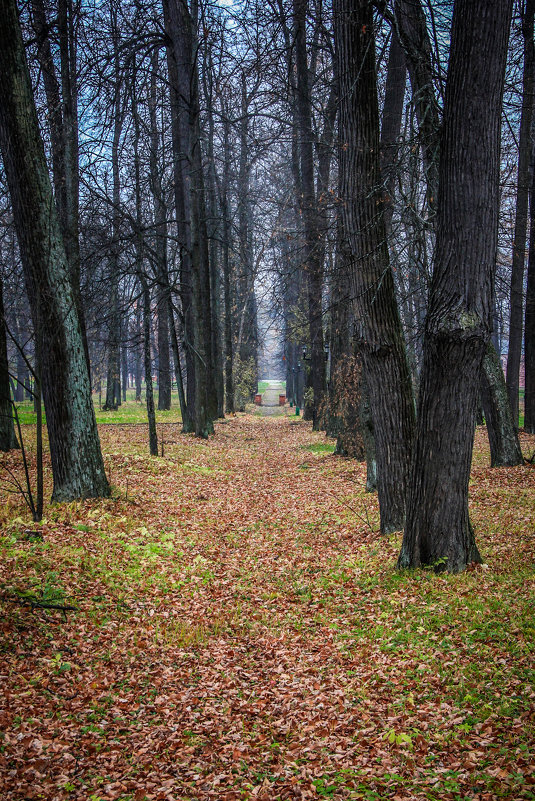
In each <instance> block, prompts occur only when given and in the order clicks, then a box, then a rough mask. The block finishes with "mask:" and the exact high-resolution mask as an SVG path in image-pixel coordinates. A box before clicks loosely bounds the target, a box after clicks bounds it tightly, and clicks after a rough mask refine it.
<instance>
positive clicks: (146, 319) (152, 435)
mask: <svg viewBox="0 0 535 801" xmlns="http://www.w3.org/2000/svg"><path fill="white" fill-rule="evenodd" d="M141 286H142V289H143V363H144V365H145V399H146V402H147V420H148V424H149V451H150V455H151V456H158V434H157V432H156V412H155V410H154V390H153V387H152V362H151V357H150V327H151V308H150V291H149V287H148V284H147V281H146V280H145V278H144V277H141Z"/></svg>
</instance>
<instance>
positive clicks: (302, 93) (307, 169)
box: [293, 0, 326, 428]
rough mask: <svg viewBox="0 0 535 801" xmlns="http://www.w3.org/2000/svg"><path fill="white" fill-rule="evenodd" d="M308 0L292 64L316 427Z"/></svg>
mask: <svg viewBox="0 0 535 801" xmlns="http://www.w3.org/2000/svg"><path fill="white" fill-rule="evenodd" d="M307 6H308V2H307V0H294V4H293V13H294V35H295V64H296V74H297V85H296V88H297V91H296V112H297V129H298V145H299V162H300V180H301V210H302V214H303V219H304V232H305V258H304V269H305V271H306V275H307V290H308V325H309V336H310V349H311V353H310V356H311V360H310V385H311V387H312V389H313V392H314V399H313V425H314V428H317V427H318V411H319V408H320V405H321V402H322V400H323V395H324V393H325V389H326V384H325V352H324V344H323V316H322V295H323V260H324V249H323V248H322V247H321V245H322V242H323V238H324V231H323V230H322V229H323V225H322V219H321V215H320V214H319V212H318V205H317V200H316V194H315V191H314V155H313V142H314V138H313V133H312V104H311V97H310V87H309V69H308V62H307V41H306V15H307Z"/></svg>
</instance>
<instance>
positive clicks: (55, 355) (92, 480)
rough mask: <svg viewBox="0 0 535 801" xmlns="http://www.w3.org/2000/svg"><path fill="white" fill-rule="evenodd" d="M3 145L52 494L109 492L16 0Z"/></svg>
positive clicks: (1, 49)
mask: <svg viewBox="0 0 535 801" xmlns="http://www.w3.org/2000/svg"><path fill="white" fill-rule="evenodd" d="M0 73H1V74H2V80H1V81H0V146H1V149H2V154H3V159H4V168H5V171H6V176H7V182H8V186H9V191H10V195H11V200H12V204H13V213H14V219H15V226H16V230H17V237H18V240H19V247H20V251H21V257H22V263H23V269H24V276H25V283H26V290H27V293H28V297H29V300H30V306H31V311H32V318H33V324H34V330H35V332H36V337H37V338H38V341H39V350H40V352H41V354H42V383H43V395H44V401H45V409H46V416H47V426H48V433H49V441H50V455H51V461H52V473H53V477H54V491H53V495H52V498H53V500H55V501H71V500H74V499H75V498H85V497H100V496H107V495H109V485H108V482H107V479H106V475H105V472H104V463H103V460H102V454H101V451H100V443H99V438H98V431H97V426H96V420H95V413H94V409H93V403H92V398H91V386H90V382H89V374H88V370H87V363H86V359H85V352H84V346H83V339H82V331H81V326H80V320H79V318H78V313H77V307H76V302H75V297H74V294H73V290H72V285H71V282H70V276H69V265H68V261H67V256H66V253H65V247H64V244H63V240H62V235H61V229H60V224H59V220H58V216H57V211H56V207H55V204H54V198H53V195H52V186H51V184H50V179H49V177H48V171H47V165H46V159H45V153H44V147H43V142H42V139H41V136H40V133H39V124H38V120H37V114H36V110H35V104H34V100H33V96H32V89H31V82H30V75H29V72H28V67H27V64H26V58H25V52H24V44H23V41H22V34H21V30H20V24H19V20H18V14H17V5H16V2H15V0H8V2H5V3H4V5H3V9H2V15H1V18H0Z"/></svg>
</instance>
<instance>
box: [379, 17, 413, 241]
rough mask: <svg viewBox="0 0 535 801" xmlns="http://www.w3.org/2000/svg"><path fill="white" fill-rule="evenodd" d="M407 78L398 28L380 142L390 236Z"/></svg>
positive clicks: (388, 72) (391, 53)
mask: <svg viewBox="0 0 535 801" xmlns="http://www.w3.org/2000/svg"><path fill="white" fill-rule="evenodd" d="M406 78H407V67H406V64H405V53H404V51H403V48H402V46H401V44H400V41H399V37H398V34H397V31H396V28H393V29H392V40H391V42H390V50H389V53H388V65H387V69H386V83H385V102H384V105H383V116H382V120H381V141H380V147H381V175H382V178H383V185H384V206H385V209H384V215H385V225H386V231H387V234H390V229H391V225H392V214H393V211H394V199H393V196H394V187H395V183H396V177H397V166H398V164H397V161H398V139H399V134H400V131H401V120H402V118H403V101H404V99H405V83H406Z"/></svg>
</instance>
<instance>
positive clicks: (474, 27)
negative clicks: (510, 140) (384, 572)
mask: <svg viewBox="0 0 535 801" xmlns="http://www.w3.org/2000/svg"><path fill="white" fill-rule="evenodd" d="M511 8H512V0H489V2H488V3H485V4H484V5H482V4H481V3H479V2H478V0H457V2H456V3H455V7H454V13H453V24H452V36H451V51H450V62H449V72H448V81H447V88H446V100H445V107H444V124H443V133H442V140H441V150H440V170H439V197H438V212H437V243H436V251H435V262H434V272H433V278H432V283H431V294H430V306H429V311H428V314H427V320H426V331H425V344H424V363H423V369H422V376H421V385H420V398H419V414H418V427H417V439H416V445H415V453H414V459H413V466H412V471H411V480H410V486H409V495H408V502H407V524H406V527H405V533H404V538H403V544H402V549H401V553H400V557H399V566H400V567H416V566H418V565H433V566H434V567H435V569H436V570H448V571H451V572H459V571H462V570H464V569H465V567H466V566H467V565H468V564H470V563H471V562H474V561H481V558H480V555H479V552H478V549H477V546H476V543H475V539H474V533H473V530H472V527H471V525H470V520H469V514H468V481H469V477H470V465H471V459H472V447H473V438H474V426H475V414H476V406H477V401H478V392H479V376H480V372H481V365H482V361H483V356H484V354H485V350H486V347H487V343H488V341H489V339H490V331H491V315H492V308H493V278H494V269H495V263H496V241H497V226H498V179H499V145H500V113H501V99H502V91H503V81H504V71H505V59H506V52H507V41H508V32H509V23H510V17H511Z"/></svg>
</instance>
